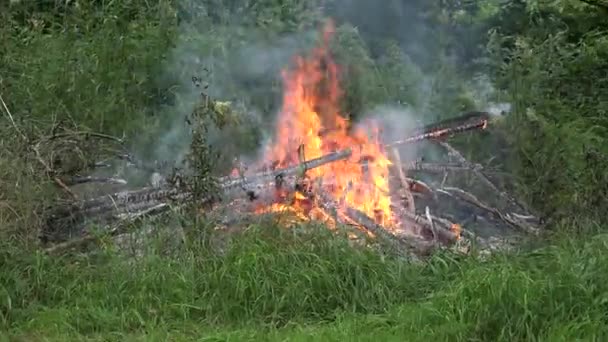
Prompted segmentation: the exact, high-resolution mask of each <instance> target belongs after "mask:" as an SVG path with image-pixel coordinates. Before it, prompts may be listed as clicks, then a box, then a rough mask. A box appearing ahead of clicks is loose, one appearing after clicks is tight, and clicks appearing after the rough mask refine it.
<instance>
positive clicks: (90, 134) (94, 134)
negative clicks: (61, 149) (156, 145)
mask: <svg viewBox="0 0 608 342" xmlns="http://www.w3.org/2000/svg"><path fill="white" fill-rule="evenodd" d="M76 136H85V137H94V138H99V139H106V140H111V141H114V142H116V143H119V144H123V143H124V140H123V139H122V138H117V137H115V136H112V135H108V134H103V133H97V132H81V131H78V132H66V133H60V134H53V135H51V136H49V137H46V138H44V140H45V141H50V140H55V139H60V138H69V137H76Z"/></svg>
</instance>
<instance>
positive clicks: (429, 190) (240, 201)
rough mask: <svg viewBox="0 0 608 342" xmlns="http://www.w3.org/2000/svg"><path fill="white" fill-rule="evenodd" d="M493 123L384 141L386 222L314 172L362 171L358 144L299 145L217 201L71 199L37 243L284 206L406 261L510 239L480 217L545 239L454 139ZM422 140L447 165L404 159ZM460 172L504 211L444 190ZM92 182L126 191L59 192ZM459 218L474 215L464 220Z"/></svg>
mask: <svg viewBox="0 0 608 342" xmlns="http://www.w3.org/2000/svg"><path fill="white" fill-rule="evenodd" d="M490 122H491V117H490V115H489V114H487V113H483V112H474V113H469V114H466V115H463V116H460V117H457V118H454V119H451V120H446V121H442V122H440V123H437V124H434V125H429V126H424V127H421V128H419V129H417V130H415V131H414V132H411V134H410V135H409V136H408V137H407V138H406V139H403V140H400V141H394V142H391V143H388V144H384V145H383V146H382V147H383V149H384V150H385V151H386V152H387V154H390V156H391V157H390V166H389V173H388V175H387V178H388V179H387V181H388V187H387V188H388V189H389V191H390V193H389V194H387V195H388V197H389V198H390V204H389V205H390V212H391V215H392V217H382V213H380V212H378V210H375V211H367V212H366V211H365V210H364V209H362V208H364V207H355V206H354V205H352V204H351V203H353V202H352V201H351V202H349V201H348V200H347V199H346V198H347V197H348V196H349V195H350V194H349V192H351V191H353V190H352V188H355V187H356V184H352V183H351V184H349V186H348V187H346V188H344V187H343V188H340V189H339V192H340V193H341V194H339V195H338V196H337V195H336V186H335V184H332V182H331V177H329V178H327V177H324V178H323V181H321V179H320V177H315V176H314V175H313V173H314V172H315V170H316V171H319V170H322V169H323V168H326V167H327V166H328V165H332V164H334V163H344V164H345V165H346V164H348V165H349V166H352V165H353V164H357V165H358V166H357V167H359V168H362V169H364V170H365V168H366V167H367V165H366V164H367V163H368V160H367V158H365V156H364V155H361V154H357V153H356V150H357V148H358V146H350V147H349V148H345V149H340V150H336V151H333V152H330V153H326V154H324V155H321V156H319V157H316V158H312V159H306V158H304V156H305V154H306V153H305V151H306V148H307V147H306V146H305V145H300V146H299V147H298V149H297V151H294V154H296V155H297V156H298V158H297V159H298V162H296V163H292V164H291V165H286V166H281V165H278V164H279V163H270V165H268V164H264V165H257V166H255V167H250V168H249V169H247V170H244V167H243V166H242V165H241V166H240V167H237V168H235V170H233V172H232V173H231V175H229V176H225V177H221V178H219V179H218V180H217V183H218V188H219V190H220V192H221V196H203V197H200V196H197V195H195V194H194V192H193V190H192V189H191V188H189V187H188V186H185V185H184V184H178V183H179V182H177V183H176V182H169V181H165V182H161V183H160V184H155V186H148V187H143V188H140V189H135V190H121V191H116V192H115V193H112V194H109V195H103V196H98V197H92V198H88V199H74V200H72V201H71V202H70V203H68V204H65V205H60V206H58V207H56V208H54V209H53V210H52V212H51V214H50V215H49V217H48V220H47V224H46V226H45V228H44V229H43V231H42V234H41V239H42V240H43V242H44V243H45V244H46V245H47V246H48V250H49V251H57V250H62V249H64V248H67V247H70V246H74V245H77V244H79V243H81V242H84V241H90V240H93V239H94V236H93V235H94V234H93V233H92V229H93V228H92V227H95V228H96V229H98V228H99V227H102V228H103V229H102V230H103V231H104V232H105V233H107V234H110V235H121V234H124V233H126V231H125V230H124V229H123V228H122V227H125V224H126V223H128V222H133V221H135V220H139V219H142V218H144V217H148V216H152V215H160V214H162V213H165V212H167V211H170V210H171V209H174V208H178V207H184V206H193V205H194V206H197V207H200V208H205V210H208V211H218V212H219V211H221V212H223V213H229V214H223V215H224V217H223V218H222V220H221V221H222V222H223V224H224V225H230V224H234V222H235V221H238V220H239V219H238V218H237V217H240V216H239V214H243V213H246V214H249V216H252V217H255V216H256V215H266V214H268V213H272V214H276V215H281V214H282V213H283V212H284V211H285V210H287V211H289V212H291V213H292V214H293V215H292V216H294V217H295V219H296V221H298V222H301V221H305V220H317V221H318V220H320V221H324V222H325V223H326V224H327V226H328V227H329V228H332V229H333V228H335V227H337V226H340V227H348V229H351V230H352V231H353V232H356V234H353V236H361V235H363V236H365V240H366V241H367V240H369V239H368V238H369V237H371V238H372V239H375V240H377V241H380V242H382V243H383V244H384V245H386V246H390V248H391V249H393V250H394V251H396V252H398V253H401V254H404V255H427V254H429V253H430V252H431V251H432V250H433V249H436V248H456V249H457V250H460V251H465V252H466V251H468V249H469V248H470V246H471V244H473V243H476V244H478V245H479V246H481V247H482V248H486V249H494V248H497V247H496V245H497V242H496V241H499V242H498V244H500V243H501V242H500V241H502V239H503V237H504V235H506V234H502V233H498V234H493V235H492V234H485V236H484V233H483V231H480V230H479V229H478V230H475V229H470V228H469V225H472V221H479V219H480V218H481V219H482V221H484V222H485V223H484V224H485V226H488V225H493V226H499V225H502V226H503V228H501V229H502V230H503V231H512V232H516V233H519V234H533V235H536V234H538V233H539V223H538V219H537V218H536V217H535V216H534V215H532V214H531V213H530V212H529V210H528V209H527V208H526V206H524V205H523V204H521V203H519V202H518V201H517V200H516V199H514V198H513V197H512V196H510V195H508V194H507V193H506V192H505V191H503V190H500V189H499V188H498V187H497V186H495V185H494V183H493V182H492V181H491V180H490V178H489V177H488V176H487V175H486V172H485V170H484V169H483V167H482V166H481V165H477V164H474V163H471V162H469V161H468V160H467V159H466V158H465V157H464V156H463V155H462V154H461V153H460V152H459V151H458V150H456V149H455V148H454V147H452V145H451V144H450V143H449V142H448V139H449V137H451V136H453V135H456V134H461V133H464V132H468V131H474V130H483V129H485V128H486V127H487V126H488V124H489V123H490ZM422 142H425V143H430V144H435V145H437V146H439V147H441V148H443V149H444V150H445V152H447V153H446V154H447V155H448V157H449V158H447V159H448V160H447V161H445V162H426V161H420V160H416V161H412V160H402V155H401V153H400V151H399V148H400V147H403V146H408V145H412V144H419V143H422ZM123 158H124V156H123ZM127 159H128V158H127ZM412 173H415V174H426V175H428V176H429V177H430V178H429V179H434V180H433V181H430V182H428V181H427V182H423V181H422V180H419V179H414V178H411V177H409V175H410V174H412ZM459 173H468V174H472V175H474V176H475V179H476V180H477V182H478V183H479V184H483V185H484V186H485V188H486V194H487V193H490V194H491V195H490V196H492V197H496V198H500V199H502V200H503V201H502V203H505V208H500V209H499V208H496V207H493V206H492V205H490V204H487V203H484V202H483V201H482V200H480V199H479V198H478V196H475V195H473V194H472V193H471V192H469V191H465V190H464V189H462V188H459V187H456V186H446V185H445V183H446V182H445V178H446V175H448V174H450V175H451V174H459ZM317 175H318V173H317ZM433 176H435V178H433ZM437 176H439V177H437ZM442 178H443V180H442V181H440V179H442ZM328 179H330V181H328ZM87 182H106V183H113V184H114V186H126V183H127V182H126V181H125V180H122V179H114V178H100V177H87V176H85V177H77V179H74V180H73V181H70V182H62V185H61V187H63V186H65V187H68V188H69V187H70V186H76V185H78V184H82V183H87ZM66 183H68V184H70V185H67V184H66ZM70 192H71V191H70ZM446 203H455V204H456V206H457V207H459V209H457V211H456V212H457V214H458V215H453V214H449V211H450V210H452V209H449V208H447V209H446V206H445V204H446ZM463 208H466V209H463ZM444 211H445V212H444ZM370 212H371V213H373V214H374V215H371V214H370ZM294 213H295V214H294ZM462 213H467V215H465V216H470V217H466V218H463V217H462V216H463V215H462ZM376 214H377V215H376ZM232 216H234V217H232ZM471 218H472V219H471ZM240 223H242V222H240ZM484 224H482V226H483V225H484ZM482 229H483V228H482Z"/></svg>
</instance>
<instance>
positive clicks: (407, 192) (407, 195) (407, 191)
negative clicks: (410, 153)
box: [392, 147, 416, 213]
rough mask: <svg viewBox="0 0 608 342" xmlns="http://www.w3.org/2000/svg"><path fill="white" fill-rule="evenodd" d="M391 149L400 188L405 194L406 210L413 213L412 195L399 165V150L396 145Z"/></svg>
mask: <svg viewBox="0 0 608 342" xmlns="http://www.w3.org/2000/svg"><path fill="white" fill-rule="evenodd" d="M392 151H393V155H394V157H395V162H396V164H397V172H398V174H399V180H400V181H401V186H402V188H403V189H402V191H403V195H404V196H405V199H406V200H407V210H409V211H410V212H411V213H415V212H416V207H415V204H414V196H412V193H411V191H410V187H409V183H408V182H407V179H406V178H405V173H404V172H403V169H402V168H401V167H400V165H401V155H400V154H399V150H398V149H397V147H393V148H392Z"/></svg>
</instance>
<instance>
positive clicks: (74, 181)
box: [65, 176, 127, 186]
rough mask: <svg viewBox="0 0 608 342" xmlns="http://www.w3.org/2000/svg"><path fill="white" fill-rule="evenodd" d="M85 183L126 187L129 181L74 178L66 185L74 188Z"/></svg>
mask: <svg viewBox="0 0 608 342" xmlns="http://www.w3.org/2000/svg"><path fill="white" fill-rule="evenodd" d="M84 183H109V184H121V185H126V184H127V181H126V180H124V179H122V178H112V177H93V176H85V177H74V178H71V179H70V180H68V181H66V182H65V184H66V185H67V186H74V185H77V184H84Z"/></svg>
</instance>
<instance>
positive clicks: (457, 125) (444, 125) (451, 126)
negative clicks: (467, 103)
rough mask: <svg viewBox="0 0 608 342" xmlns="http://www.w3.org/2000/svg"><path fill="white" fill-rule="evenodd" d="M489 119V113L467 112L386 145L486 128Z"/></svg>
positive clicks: (437, 137)
mask: <svg viewBox="0 0 608 342" xmlns="http://www.w3.org/2000/svg"><path fill="white" fill-rule="evenodd" d="M488 121H489V114H488V113H484V112H474V113H469V114H465V115H463V116H459V117H457V118H453V119H448V120H444V121H442V122H439V123H437V124H434V125H429V126H425V127H423V128H421V129H419V130H416V131H415V132H414V134H412V135H411V136H409V137H408V138H405V139H403V140H398V141H394V142H392V143H389V144H387V145H386V147H392V146H397V145H403V144H410V143H414V142H419V141H423V140H435V139H439V138H445V137H448V136H451V135H454V134H458V133H463V132H467V131H471V130H479V129H485V128H486V127H487V125H488Z"/></svg>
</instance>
